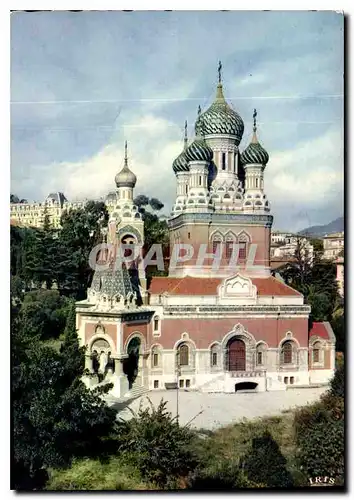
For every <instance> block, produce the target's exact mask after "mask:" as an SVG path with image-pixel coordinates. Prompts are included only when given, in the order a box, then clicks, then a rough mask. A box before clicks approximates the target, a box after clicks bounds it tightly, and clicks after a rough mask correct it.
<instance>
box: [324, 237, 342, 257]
mask: <svg viewBox="0 0 354 500" xmlns="http://www.w3.org/2000/svg"><path fill="white" fill-rule="evenodd" d="M341 251H344V231H341V232H339V233H331V234H326V236H324V238H323V258H324V259H328V260H333V261H335V260H336V258H337V257H338V256H339V254H340V253H341Z"/></svg>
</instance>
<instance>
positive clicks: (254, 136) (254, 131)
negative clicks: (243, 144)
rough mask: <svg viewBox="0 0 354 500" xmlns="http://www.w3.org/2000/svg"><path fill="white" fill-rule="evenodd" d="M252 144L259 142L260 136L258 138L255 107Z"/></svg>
mask: <svg viewBox="0 0 354 500" xmlns="http://www.w3.org/2000/svg"><path fill="white" fill-rule="evenodd" d="M251 143H252V144H258V138H257V110H256V108H254V110H253V137H252V141H251Z"/></svg>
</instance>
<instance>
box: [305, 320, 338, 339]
mask: <svg viewBox="0 0 354 500" xmlns="http://www.w3.org/2000/svg"><path fill="white" fill-rule="evenodd" d="M314 336H316V337H321V338H323V339H326V340H331V341H333V340H335V339H333V337H334V334H333V330H332V327H331V325H330V323H328V321H325V322H323V323H320V322H317V321H314V322H313V324H312V328H311V330H310V337H314Z"/></svg>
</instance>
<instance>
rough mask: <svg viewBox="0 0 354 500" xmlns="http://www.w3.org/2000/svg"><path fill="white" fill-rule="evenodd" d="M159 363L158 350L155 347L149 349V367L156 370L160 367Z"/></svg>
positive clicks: (159, 355) (159, 354)
mask: <svg viewBox="0 0 354 500" xmlns="http://www.w3.org/2000/svg"><path fill="white" fill-rule="evenodd" d="M160 361H161V353H160V349H159V348H158V347H157V346H154V347H153V348H152V349H151V367H152V368H158V367H159V366H160Z"/></svg>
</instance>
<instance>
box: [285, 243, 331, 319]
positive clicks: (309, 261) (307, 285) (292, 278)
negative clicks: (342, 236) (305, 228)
mask: <svg viewBox="0 0 354 500" xmlns="http://www.w3.org/2000/svg"><path fill="white" fill-rule="evenodd" d="M281 275H282V277H283V279H284V281H285V283H286V284H287V285H290V286H292V287H293V288H295V289H296V290H298V291H299V292H300V293H302V294H303V295H304V298H305V303H307V304H309V305H311V309H312V312H311V316H310V319H311V320H312V321H330V320H331V318H332V314H333V312H334V309H335V306H336V303H337V300H338V286H337V281H336V269H335V264H334V263H333V262H328V261H323V260H322V259H321V255H320V253H318V252H317V253H316V252H315V254H314V257H313V258H312V257H311V256H310V255H309V254H308V251H307V249H306V245H305V243H304V239H303V238H300V237H299V238H298V239H297V247H296V251H295V261H294V262H292V263H289V264H288V265H287V266H286V267H285V269H284V270H283V271H281Z"/></svg>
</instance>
